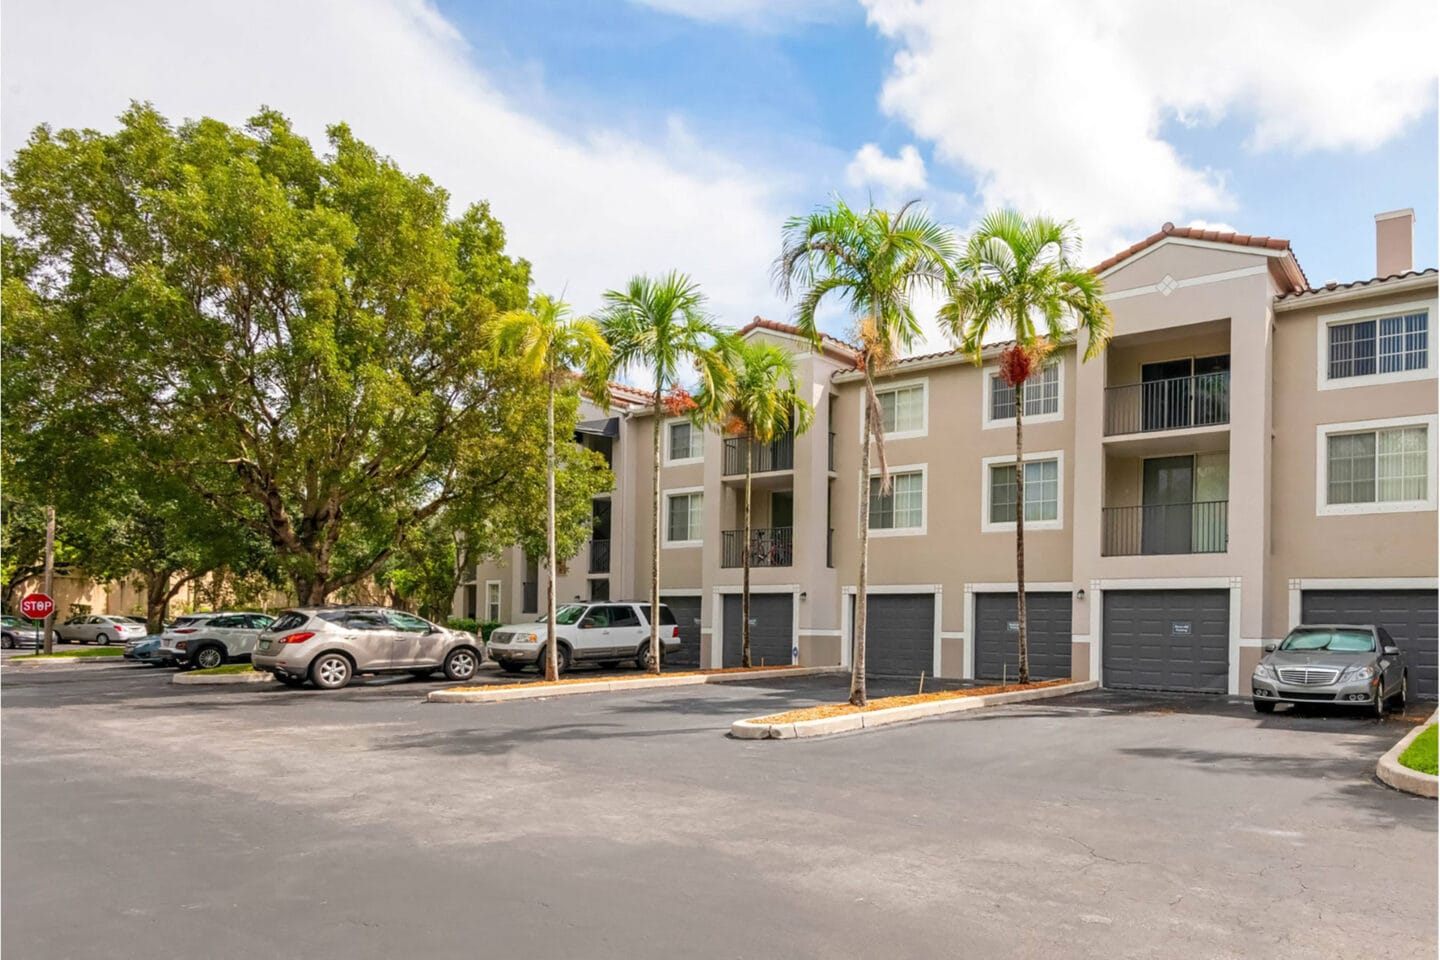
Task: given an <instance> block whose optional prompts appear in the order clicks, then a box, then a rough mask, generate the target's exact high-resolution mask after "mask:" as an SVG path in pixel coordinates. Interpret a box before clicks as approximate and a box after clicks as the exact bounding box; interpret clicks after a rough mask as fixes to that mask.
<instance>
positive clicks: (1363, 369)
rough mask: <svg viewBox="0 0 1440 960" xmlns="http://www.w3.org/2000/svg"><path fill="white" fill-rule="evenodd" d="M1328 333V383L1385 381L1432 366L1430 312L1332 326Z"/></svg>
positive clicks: (1365, 319)
mask: <svg viewBox="0 0 1440 960" xmlns="http://www.w3.org/2000/svg"><path fill="white" fill-rule="evenodd" d="M1325 330H1326V338H1327V339H1326V343H1325V349H1326V353H1325V379H1326V380H1330V381H1335V380H1349V379H1352V378H1355V377H1375V376H1380V377H1383V376H1387V375H1394V374H1404V373H1407V372H1409V371H1415V370H1426V369H1428V368H1429V366H1430V312H1429V311H1428V310H1424V309H1420V310H1406V311H1404V312H1403V313H1396V314H1394V315H1392V316H1382V317H1367V318H1364V319H1359V320H1354V321H1350V322H1346V323H1330V324H1329V325H1328V326H1326V328H1325Z"/></svg>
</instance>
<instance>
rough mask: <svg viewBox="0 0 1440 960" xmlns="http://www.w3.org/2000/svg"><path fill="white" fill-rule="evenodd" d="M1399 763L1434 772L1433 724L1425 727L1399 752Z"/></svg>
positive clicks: (1422, 770)
mask: <svg viewBox="0 0 1440 960" xmlns="http://www.w3.org/2000/svg"><path fill="white" fill-rule="evenodd" d="M1400 765H1401V766H1405V767H1409V768H1410V769H1411V770H1419V771H1420V772H1421V773H1428V774H1430V775H1432V776H1433V775H1434V774H1435V772H1436V763H1435V724H1433V723H1432V724H1430V726H1428V727H1426V728H1425V731H1424V732H1423V733H1421V734H1420V736H1418V737H1416V738H1415V740H1414V742H1412V743H1411V744H1410V746H1408V747H1406V748H1405V752H1404V753H1402V754H1400Z"/></svg>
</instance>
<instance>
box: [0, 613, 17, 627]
mask: <svg viewBox="0 0 1440 960" xmlns="http://www.w3.org/2000/svg"><path fill="white" fill-rule="evenodd" d="M0 623H3V624H5V626H7V627H18V626H20V618H19V617H12V616H10V614H8V613H7V614H5V616H3V617H0Z"/></svg>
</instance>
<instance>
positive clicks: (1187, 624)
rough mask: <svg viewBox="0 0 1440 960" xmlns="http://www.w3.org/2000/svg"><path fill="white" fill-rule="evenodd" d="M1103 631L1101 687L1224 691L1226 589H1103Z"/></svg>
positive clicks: (1226, 675) (1227, 623) (1227, 619)
mask: <svg viewBox="0 0 1440 960" xmlns="http://www.w3.org/2000/svg"><path fill="white" fill-rule="evenodd" d="M1103 628H1104V634H1103V636H1102V638H1101V645H1102V652H1101V660H1102V662H1103V666H1104V671H1105V673H1104V683H1105V686H1107V687H1116V688H1122V689H1130V690H1191V691H1197V692H1200V693H1225V692H1226V689H1227V687H1228V683H1229V675H1230V593H1229V591H1228V590H1117V591H1113V592H1112V591H1108V590H1107V591H1106V592H1105V612H1104V624H1103Z"/></svg>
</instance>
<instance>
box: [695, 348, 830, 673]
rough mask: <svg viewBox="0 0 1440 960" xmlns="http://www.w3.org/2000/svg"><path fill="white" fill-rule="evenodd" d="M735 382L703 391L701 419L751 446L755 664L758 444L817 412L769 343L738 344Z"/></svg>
mask: <svg viewBox="0 0 1440 960" xmlns="http://www.w3.org/2000/svg"><path fill="white" fill-rule="evenodd" d="M731 370H732V372H733V374H734V379H733V380H732V381H731V382H730V384H729V386H728V389H727V390H726V391H725V393H724V395H723V396H718V397H713V396H710V395H708V394H707V393H706V392H705V391H704V390H703V389H702V390H701V391H699V392H698V393H697V394H696V396H695V403H696V416H697V419H698V420H706V419H708V420H711V421H712V422H713V421H718V422H719V424H720V426H721V429H723V430H724V431H725V432H726V433H728V434H730V435H731V436H736V437H740V438H742V439H743V440H744V442H745V523H744V526H745V529H744V532H743V534H742V540H741V541H740V542H741V545H742V546H741V548H740V555H741V561H740V569H741V571H742V572H741V575H740V577H741V580H740V663H741V665H742V666H746V667H748V666H751V663H750V553H751V548H750V475H751V471H752V469H753V466H754V463H753V455H754V450H755V445H756V444H769V443H774V442H775V441H776V440H777V439H779V438H780V437H781V436H782V435H784V434H785V432H786V431H787V430H789V431H791V432H793V433H794V434H795V435H797V436H798V435H799V434H802V433H804V432H805V431H806V430H809V429H810V424H811V422H812V421H813V420H814V419H815V408H814V407H812V406H811V405H810V404H809V403H807V402H806V401H805V400H804V399H803V398H802V397H801V396H800V393H799V391H797V390H796V389H795V360H794V358H793V357H792V356H791V355H790V354H789V353H787V352H786V351H784V350H782V349H780V348H779V347H777V346H775V345H774V344H772V343H765V342H763V341H741V342H739V343H737V344H736V345H735V356H734V359H733V362H732V366H731Z"/></svg>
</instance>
